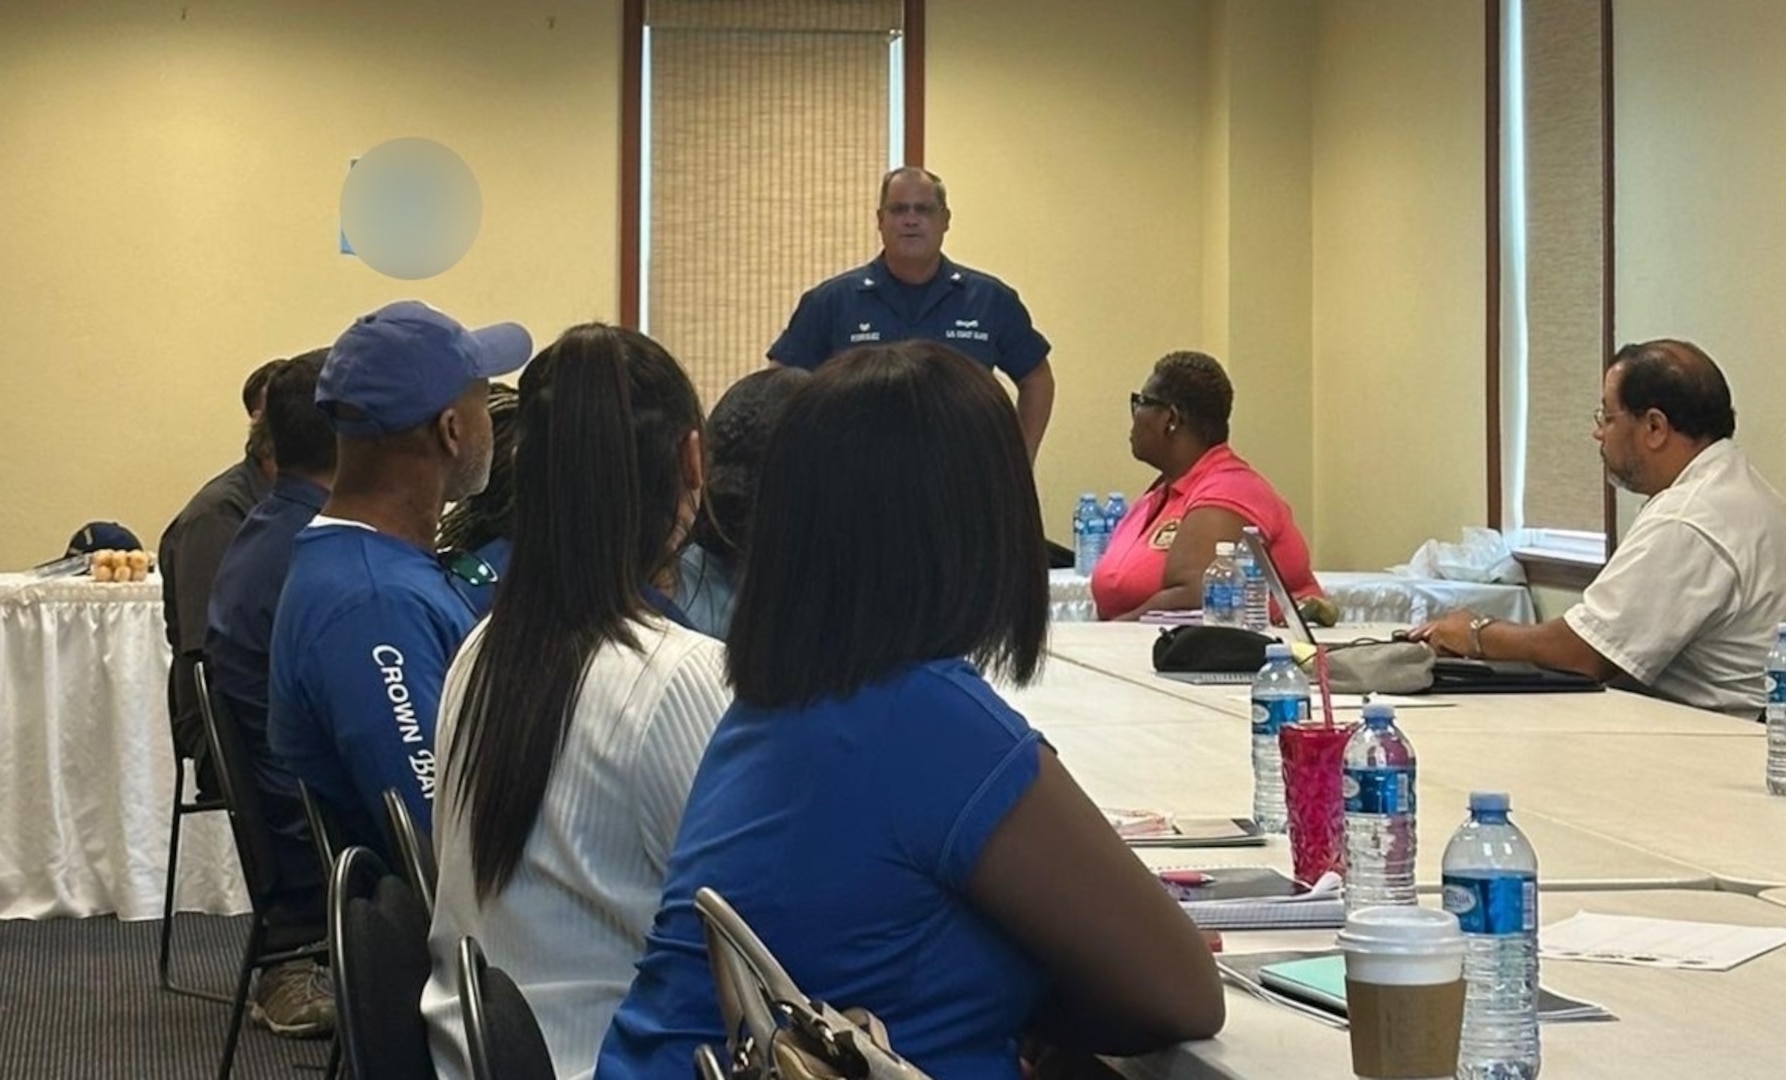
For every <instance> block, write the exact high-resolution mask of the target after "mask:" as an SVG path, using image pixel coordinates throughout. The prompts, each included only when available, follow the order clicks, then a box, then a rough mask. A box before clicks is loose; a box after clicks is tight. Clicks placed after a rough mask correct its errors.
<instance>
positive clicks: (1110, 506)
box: [1104, 491, 1129, 547]
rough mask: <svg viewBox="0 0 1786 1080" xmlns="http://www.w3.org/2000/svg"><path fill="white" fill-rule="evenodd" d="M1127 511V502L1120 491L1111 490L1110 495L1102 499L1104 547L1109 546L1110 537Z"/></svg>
mask: <svg viewBox="0 0 1786 1080" xmlns="http://www.w3.org/2000/svg"><path fill="white" fill-rule="evenodd" d="M1128 512H1129V504H1128V501H1127V500H1125V499H1124V498H1123V497H1122V492H1120V491H1112V492H1111V493H1110V497H1109V498H1108V499H1105V500H1104V525H1105V529H1104V546H1105V547H1109V546H1110V537H1111V536H1112V535H1114V534H1115V532H1116V527H1117V526H1118V525H1120V524H1121V523H1122V519H1123V516H1124V515H1125V514H1127V513H1128Z"/></svg>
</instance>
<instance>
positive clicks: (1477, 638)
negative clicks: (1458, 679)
mask: <svg viewBox="0 0 1786 1080" xmlns="http://www.w3.org/2000/svg"><path fill="white" fill-rule="evenodd" d="M1499 621H1500V620H1499V619H1496V618H1495V617H1494V616H1493V615H1478V616H1476V617H1475V618H1474V619H1471V620H1470V659H1472V660H1480V659H1482V631H1483V629H1484V628H1485V627H1487V626H1488V624H1489V623H1492V622H1499Z"/></svg>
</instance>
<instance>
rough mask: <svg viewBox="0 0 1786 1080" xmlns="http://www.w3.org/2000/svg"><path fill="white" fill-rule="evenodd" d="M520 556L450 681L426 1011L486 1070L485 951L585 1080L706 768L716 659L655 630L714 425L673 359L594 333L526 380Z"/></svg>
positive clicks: (517, 526)
mask: <svg viewBox="0 0 1786 1080" xmlns="http://www.w3.org/2000/svg"><path fill="white" fill-rule="evenodd" d="M520 395H521V396H520V415H519V419H518V428H519V433H518V436H517V439H516V446H515V472H514V480H515V502H514V551H513V554H512V556H511V558H510V561H509V565H508V572H507V574H506V575H505V576H504V579H503V582H502V586H501V588H500V589H499V590H498V591H497V595H496V600H495V604H494V606H493V607H492V609H491V613H490V617H489V619H488V620H487V621H485V622H484V623H483V624H482V625H481V626H479V627H478V628H477V629H476V630H475V631H473V633H472V634H471V636H470V637H469V638H468V639H467V640H466V642H465V645H464V647H463V648H462V649H461V651H460V653H459V655H458V657H457V658H456V659H455V660H454V662H453V666H452V669H451V670H450V671H449V672H448V673H447V681H446V691H445V694H444V696H443V698H442V701H441V712H440V716H441V719H440V728H439V732H438V735H437V737H436V742H437V745H438V746H440V747H441V748H442V751H441V753H442V761H441V763H440V775H439V778H438V786H437V789H436V791H437V795H436V797H437V799H438V805H437V807H436V811H435V842H436V847H437V849H438V855H439V860H440V882H439V886H438V892H437V895H436V901H435V913H434V927H433V932H432V934H431V936H430V941H429V946H430V950H431V951H432V953H433V956H434V974H433V977H432V978H431V979H430V981H429V983H428V987H427V990H426V992H425V993H424V995H423V1000H422V1005H423V1011H424V1012H425V1013H426V1015H427V1017H428V1022H429V1028H430V1039H431V1043H432V1047H433V1050H434V1060H435V1067H436V1068H437V1070H438V1071H439V1073H440V1075H441V1076H442V1077H464V1076H467V1075H468V1073H469V1070H468V1067H467V1064H466V1059H465V1049H464V1035H463V1032H462V1031H461V1030H460V1025H459V1022H458V1015H459V1006H458V999H457V992H456V978H455V976H454V974H453V958H454V955H455V952H456V950H457V949H458V945H459V940H460V938H461V937H462V936H464V935H466V934H470V935H473V936H475V937H476V938H477V939H478V941H479V942H480V943H481V944H482V946H483V949H484V952H485V954H486V955H487V956H488V957H489V958H490V961H491V963H493V964H496V965H497V966H499V967H502V968H503V969H505V970H506V971H508V973H509V974H510V975H512V976H513V977H514V978H515V980H516V982H517V983H519V984H520V986H521V989H522V990H523V991H524V992H525V993H526V995H527V999H528V1002H529V1003H530V1004H531V1005H532V1006H533V1010H534V1013H535V1014H536V1015H537V1016H538V1017H539V1020H540V1026H541V1028H542V1029H543V1030H544V1032H545V1035H546V1041H547V1044H548V1045H549V1046H550V1048H551V1051H552V1058H553V1061H554V1063H555V1064H556V1065H557V1067H558V1075H559V1076H561V1077H575V1076H587V1075H588V1074H589V1071H590V1069H591V1067H592V1065H593V1063H594V1059H595V1052H596V1048H597V1046H598V1045H599V1044H600V1041H601V1037H602V1034H603V1032H604V1031H605V1030H606V1029H607V1025H608V1019H609V1016H610V1015H611V1014H612V1012H613V1010H614V1008H615V1006H616V1005H618V1004H619V1002H620V998H621V996H622V995H623V994H624V993H625V991H626V987H627V984H628V983H629V982H630V981H631V978H632V969H633V963H634V962H635V961H636V960H637V958H638V955H639V953H640V951H641V950H642V948H643V946H644V941H645V933H646V930H647V929H648V928H649V927H650V924H651V916H652V913H653V912H654V911H655V910H656V906H657V899H658V894H659V890H660V887H661V885H662V882H663V874H664V869H665V865H666V862H667V860H668V856H669V850H670V846H671V843H672V841H673V840H674V838H675V834H676V828H677V824H678V822H679V820H680V818H681V814H682V807H683V803H684V801H685V798H686V796H687V794H688V785H689V782H690V778H691V777H692V776H693V774H694V769H695V765H696V763H697V762H698V761H699V759H700V755H701V751H702V749H703V748H704V747H705V745H706V743H707V739H708V736H709V735H710V734H711V732H712V730H713V726H714V724H715V723H716V722H717V720H718V718H719V715H720V713H721V712H723V711H724V709H725V707H726V705H727V703H728V700H729V694H728V692H727V690H726V687H725V678H724V650H723V649H722V648H721V646H720V644H719V643H718V642H716V641H714V640H712V639H710V638H707V637H705V636H703V635H701V634H698V633H696V632H695V631H693V630H691V629H689V628H687V627H685V626H682V625H679V624H678V623H676V622H674V621H672V620H671V619H669V618H666V617H665V616H664V615H662V614H660V613H659V609H660V607H661V606H662V605H661V601H660V602H657V603H654V600H653V598H654V596H655V591H654V590H653V589H652V588H651V586H650V585H649V584H648V583H649V582H651V581H653V580H657V579H659V578H660V577H661V576H662V575H663V574H664V573H665V572H666V571H667V570H669V568H670V567H671V566H672V564H673V563H674V561H675V559H676V552H677V551H678V549H680V548H681V546H682V544H683V542H684V540H685V538H686V537H687V534H688V530H689V527H690V525H691V523H692V522H693V521H694V518H695V513H696V510H697V507H698V505H699V501H700V491H701V477H702V461H701V412H700V403H699V401H698V399H697V398H696V396H695V391H694V387H693V386H692V385H691V384H690V382H689V380H688V376H687V375H686V374H684V372H683V371H682V369H681V367H679V366H678V365H677V363H676V361H675V360H674V359H672V358H671V357H670V355H669V354H668V353H666V352H665V351H664V350H663V349H662V348H661V347H660V346H659V345H657V343H656V342H653V341H652V340H651V339H649V338H647V337H645V336H643V335H641V334H638V333H635V332H633V331H631V330H625V329H620V328H617V327H609V326H603V325H599V324H589V325H584V326H578V327H574V328H572V329H570V330H568V331H566V332H565V333H564V335H563V336H561V337H560V338H559V339H558V340H557V341H556V342H554V343H553V344H552V345H551V346H549V347H548V348H547V349H546V350H545V351H544V352H542V353H540V355H539V356H537V357H535V358H534V360H533V361H532V362H531V363H530V364H529V365H528V366H527V368H526V370H525V372H524V373H523V374H522V376H521V385H520Z"/></svg>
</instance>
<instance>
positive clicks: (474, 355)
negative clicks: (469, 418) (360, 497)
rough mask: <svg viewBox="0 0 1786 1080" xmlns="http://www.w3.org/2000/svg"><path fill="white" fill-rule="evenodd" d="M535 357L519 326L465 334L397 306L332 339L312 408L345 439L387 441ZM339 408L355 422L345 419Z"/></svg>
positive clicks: (430, 313) (415, 303)
mask: <svg viewBox="0 0 1786 1080" xmlns="http://www.w3.org/2000/svg"><path fill="white" fill-rule="evenodd" d="M532 355H533V339H532V338H531V337H529V336H528V334H527V331H526V330H525V329H523V328H522V327H521V326H519V325H518V324H516V323H497V324H496V325H495V326H486V327H484V328H483V329H481V330H467V329H466V328H465V327H463V326H461V325H459V323H458V322H457V321H456V320H454V319H453V318H452V317H451V316H449V315H447V314H445V313H444V312H441V311H438V310H436V309H435V308H432V307H430V306H428V305H427V304H424V303H422V302H421V301H419V300H400V301H398V302H397V303H394V304H386V305H385V306H384V307H381V308H379V309H378V310H377V311H374V312H372V313H371V314H369V315H362V316H360V317H359V318H358V319H356V320H355V321H354V324H353V325H352V326H350V327H348V328H347V330H346V331H345V332H344V333H342V335H341V336H340V337H338V338H336V339H335V344H334V345H333V346H332V347H331V348H330V349H329V358H328V359H327V360H325V361H324V362H323V366H322V372H321V374H320V375H319V376H318V377H317V380H316V405H317V407H318V408H320V409H321V410H322V411H323V412H325V413H328V414H329V418H330V420H331V421H332V422H333V423H334V425H335V430H336V431H338V432H340V433H341V434H343V435H352V436H358V437H362V438H370V437H374V436H378V435H392V434H395V433H397V432H399V431H408V430H409V429H410V428H412V427H415V426H416V425H417V424H420V423H423V422H425V421H427V420H429V419H431V418H433V417H435V416H437V415H439V414H440V412H441V411H442V410H444V409H445V408H446V407H447V406H449V405H451V404H452V403H453V402H454V400H456V399H457V398H458V397H459V395H460V394H462V393H464V392H465V388H466V387H467V386H470V385H471V384H472V383H473V382H475V381H476V380H478V379H487V378H490V377H491V376H495V375H506V374H508V373H509V372H511V371H514V370H516V369H518V368H520V367H521V366H522V365H523V364H525V363H527V360H528V357H530V356H532ZM342 405H345V406H348V407H349V408H351V409H353V410H354V411H355V412H356V413H357V415H355V416H351V417H350V416H344V415H342V414H341V413H340V412H339V410H338V408H337V406H342Z"/></svg>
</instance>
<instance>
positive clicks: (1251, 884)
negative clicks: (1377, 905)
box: [1178, 866, 1346, 930]
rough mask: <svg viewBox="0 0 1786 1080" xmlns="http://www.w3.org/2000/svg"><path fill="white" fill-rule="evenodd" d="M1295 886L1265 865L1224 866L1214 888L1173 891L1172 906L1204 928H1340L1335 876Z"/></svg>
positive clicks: (1342, 913)
mask: <svg viewBox="0 0 1786 1080" xmlns="http://www.w3.org/2000/svg"><path fill="white" fill-rule="evenodd" d="M1295 889H1296V886H1295V883H1294V882H1292V881H1291V880H1290V879H1289V878H1286V877H1285V876H1284V875H1282V874H1280V873H1278V872H1277V871H1276V870H1272V869H1270V868H1268V867H1262V866H1261V867H1232V868H1229V867H1224V868H1223V869H1222V870H1221V872H1220V873H1219V875H1218V877H1217V881H1216V883H1215V884H1213V885H1210V886H1207V887H1205V888H1202V889H1189V890H1184V891H1182V892H1180V893H1179V901H1178V906H1179V907H1180V908H1182V909H1184V913H1185V914H1186V915H1189V916H1190V917H1191V918H1193V919H1195V920H1196V922H1197V925H1198V926H1200V927H1202V928H1203V929H1205V930H1271V929H1310V928H1313V929H1320V928H1323V927H1339V926H1344V925H1345V922H1346V904H1345V901H1344V900H1343V899H1342V898H1341V896H1340V878H1339V875H1337V874H1323V875H1321V880H1319V881H1317V882H1315V884H1314V887H1313V888H1310V889H1308V890H1306V891H1303V892H1297V891H1295Z"/></svg>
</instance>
